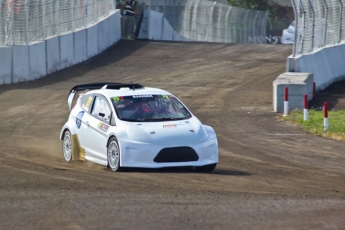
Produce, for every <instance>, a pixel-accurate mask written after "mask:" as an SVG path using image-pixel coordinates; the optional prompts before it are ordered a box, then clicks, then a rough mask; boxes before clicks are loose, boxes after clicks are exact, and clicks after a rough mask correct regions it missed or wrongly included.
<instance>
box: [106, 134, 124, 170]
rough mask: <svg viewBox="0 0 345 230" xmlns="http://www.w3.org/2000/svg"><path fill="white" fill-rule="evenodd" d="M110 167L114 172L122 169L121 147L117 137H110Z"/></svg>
mask: <svg viewBox="0 0 345 230" xmlns="http://www.w3.org/2000/svg"><path fill="white" fill-rule="evenodd" d="M107 159H108V168H109V169H110V170H111V171H113V172H118V171H120V170H121V167H120V148H119V144H118V142H117V139H116V138H115V137H112V138H110V140H109V142H108V147H107Z"/></svg>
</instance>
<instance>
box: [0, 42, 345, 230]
mask: <svg viewBox="0 0 345 230" xmlns="http://www.w3.org/2000/svg"><path fill="white" fill-rule="evenodd" d="M291 52H292V46H285V45H276V46H275V45H256V44H214V43H178V42H176V43H168V42H151V41H150V42H149V41H131V40H122V41H120V42H119V43H118V44H116V45H114V46H113V47H111V48H109V49H108V50H106V51H105V52H104V53H102V54H100V55H98V56H97V57H95V58H93V59H91V60H88V61H86V62H84V63H81V64H79V65H76V66H73V67H71V68H68V69H64V70H61V71H59V72H56V73H54V74H51V75H49V76H47V77H44V78H42V79H38V80H36V81H32V82H23V83H19V84H14V85H1V86H0V97H1V101H0V108H1V110H0V117H1V118H2V119H1V121H0V130H1V132H0V152H1V154H0V178H1V179H0V213H1V214H0V229H35V230H36V229H166V230H168V229H345V218H344V216H345V199H344V198H345V167H344V165H345V151H344V150H345V143H343V142H340V141H335V140H331V139H326V138H321V137H318V136H312V135H310V134H308V133H305V132H304V131H303V130H302V129H301V128H299V127H297V126H296V125H293V124H291V123H288V122H284V121H282V119H281V114H277V113H274V112H273V105H272V98H273V95H272V92H273V86H272V83H273V81H274V80H275V78H276V77H277V76H279V74H281V73H283V72H284V71H285V65H286V58H287V57H288V56H289V55H290V54H291ZM105 81H114V82H130V81H133V82H137V83H141V84H143V85H145V86H150V87H158V88H163V89H166V90H168V91H170V92H171V93H173V94H174V95H176V96H177V97H179V98H180V99H181V100H182V101H183V102H184V103H185V104H186V105H187V106H188V107H189V108H190V109H191V110H192V112H193V113H194V114H195V115H196V116H197V117H198V118H199V119H200V120H201V121H202V122H203V123H204V124H207V125H211V126H212V127H214V129H215V130H216V132H217V135H218V140H219V153H220V161H219V164H218V165H217V168H216V169H215V170H214V171H213V172H211V173H197V172H196V171H194V170H193V169H190V168H168V169H152V170H151V169H133V168H130V169H127V170H125V171H124V172H121V173H112V172H110V171H108V170H107V169H106V168H105V167H103V166H100V165H96V164H93V163H89V162H81V161H74V162H72V163H66V162H64V160H63V157H62V152H61V141H60V140H59V134H60V129H61V128H62V126H63V124H64V122H66V121H67V118H68V114H69V111H68V106H67V94H68V92H69V90H70V89H71V88H72V87H73V86H75V85H78V84H83V83H91V82H105ZM338 84H339V85H341V83H338ZM339 92H340V93H339ZM339 92H337V93H335V94H334V93H333V94H332V92H331V91H330V92H329V93H328V94H326V93H324V92H320V93H319V94H318V100H319V103H321V102H322V101H324V100H326V99H327V98H326V97H325V96H327V97H328V99H330V98H332V99H333V101H332V103H331V105H332V108H333V109H340V108H343V107H342V105H345V103H344V100H343V97H344V93H343V94H342V93H341V90H340V91H339ZM315 103H318V102H317V101H315Z"/></svg>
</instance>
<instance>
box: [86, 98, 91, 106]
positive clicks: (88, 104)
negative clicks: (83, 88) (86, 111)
mask: <svg viewBox="0 0 345 230" xmlns="http://www.w3.org/2000/svg"><path fill="white" fill-rule="evenodd" d="M91 102H92V97H89V99H88V100H87V102H86V107H90V105H91Z"/></svg>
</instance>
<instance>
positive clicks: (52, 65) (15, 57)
mask: <svg viewBox="0 0 345 230" xmlns="http://www.w3.org/2000/svg"><path fill="white" fill-rule="evenodd" d="M120 21H121V14H120V10H116V11H115V12H114V13H113V14H111V15H109V16H108V17H107V18H104V20H103V21H101V22H99V23H98V24H95V25H92V26H90V27H88V28H85V29H83V30H79V31H75V32H73V33H70V34H63V35H60V36H57V37H52V38H49V39H47V40H45V41H43V42H38V43H35V44H30V45H20V46H11V47H0V53H1V55H0V85H2V84H12V83H18V82H22V81H31V80H35V79H38V78H41V77H44V76H46V75H47V74H50V73H53V72H55V71H58V70H60V69H63V68H67V67H69V66H72V65H74V64H77V63H80V62H83V61H85V60H87V59H88V58H91V57H93V56H95V55H97V54H99V53H100V52H102V51H104V50H105V49H107V48H108V47H109V46H111V45H113V44H114V43H116V42H117V41H118V40H120V39H121V22H120Z"/></svg>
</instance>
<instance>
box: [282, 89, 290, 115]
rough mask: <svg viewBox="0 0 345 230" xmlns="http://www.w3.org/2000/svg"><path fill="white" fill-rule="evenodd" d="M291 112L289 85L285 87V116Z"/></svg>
mask: <svg viewBox="0 0 345 230" xmlns="http://www.w3.org/2000/svg"><path fill="white" fill-rule="evenodd" d="M288 113H289V89H288V87H287V86H285V88H284V115H283V116H284V117H285V116H287V115H288Z"/></svg>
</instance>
